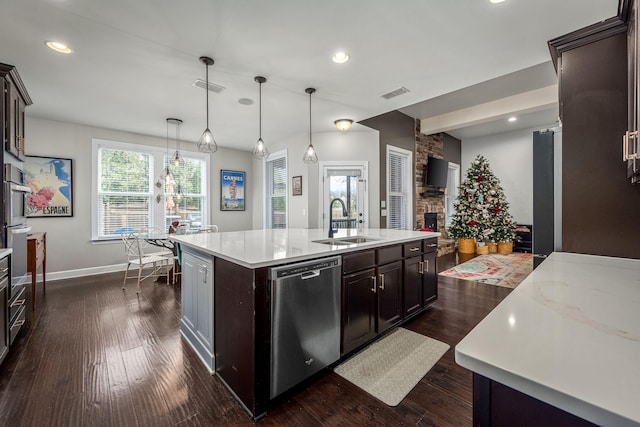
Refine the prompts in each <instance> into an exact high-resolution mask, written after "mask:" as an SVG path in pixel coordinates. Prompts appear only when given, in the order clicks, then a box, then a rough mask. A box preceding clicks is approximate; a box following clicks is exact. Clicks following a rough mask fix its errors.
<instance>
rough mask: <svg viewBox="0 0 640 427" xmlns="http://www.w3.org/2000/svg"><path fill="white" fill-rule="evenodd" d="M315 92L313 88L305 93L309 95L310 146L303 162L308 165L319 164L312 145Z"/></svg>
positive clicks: (303, 157)
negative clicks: (312, 116) (312, 108)
mask: <svg viewBox="0 0 640 427" xmlns="http://www.w3.org/2000/svg"><path fill="white" fill-rule="evenodd" d="M315 91H316V90H315V89H314V88H312V87H309V88H307V89H305V92H306V93H308V94H309V146H308V147H307V151H305V152H304V156H302V161H303V162H304V163H306V164H308V165H312V164H314V163H317V162H318V155H317V154H316V149H315V148H313V144H312V143H311V94H312V93H314V92H315Z"/></svg>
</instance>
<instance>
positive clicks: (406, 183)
mask: <svg viewBox="0 0 640 427" xmlns="http://www.w3.org/2000/svg"><path fill="white" fill-rule="evenodd" d="M386 151H387V158H386V169H387V171H386V173H387V177H386V182H387V202H386V210H387V212H386V214H387V215H386V216H387V228H389V229H390V228H391V225H392V224H391V220H392V218H391V215H390V213H391V212H392V203H391V197H390V196H391V191H390V189H391V174H390V161H391V155H395V156H398V157H402V158H404V160H405V169H406V170H404V171H401V174H402V175H401V179H402V183H403V190H405V191H402V192H397V193H398V194H399V195H401V196H402V205H401V206H402V207H403V214H404V221H405V225H404V227H405V228H400V230H412V229H413V152H412V151H409V150H405V149H404V148H400V147H396V146H393V145H387V150H386ZM394 193H395V192H394ZM394 195H396V194H394Z"/></svg>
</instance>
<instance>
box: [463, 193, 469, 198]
mask: <svg viewBox="0 0 640 427" xmlns="http://www.w3.org/2000/svg"><path fill="white" fill-rule="evenodd" d="M464 198H465V199H469V192H468V191H465V192H464Z"/></svg>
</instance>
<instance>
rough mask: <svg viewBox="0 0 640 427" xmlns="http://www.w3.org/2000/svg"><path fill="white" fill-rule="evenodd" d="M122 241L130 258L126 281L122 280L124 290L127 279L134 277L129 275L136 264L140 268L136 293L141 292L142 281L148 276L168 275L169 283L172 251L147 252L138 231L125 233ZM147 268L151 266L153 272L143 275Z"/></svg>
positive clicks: (125, 274) (172, 257)
mask: <svg viewBox="0 0 640 427" xmlns="http://www.w3.org/2000/svg"><path fill="white" fill-rule="evenodd" d="M122 242H123V244H124V248H125V253H126V255H127V258H128V260H127V268H126V270H125V273H124V281H123V282H122V290H125V286H126V284H127V279H132V278H133V277H129V269H130V268H131V266H136V267H137V269H138V276H137V280H138V285H137V287H136V293H140V282H142V281H143V280H144V279H146V278H148V277H152V276H153V277H159V276H161V275H166V277H167V283H169V274H170V272H171V267H172V265H173V260H174V256H173V253H172V252H170V251H168V252H155V253H145V251H144V248H145V243H144V240H143V239H142V238H140V237H139V236H138V233H123V234H122ZM145 268H151V272H150V273H148V274H147V275H145V276H144V277H143V276H142V271H143V270H144V269H145Z"/></svg>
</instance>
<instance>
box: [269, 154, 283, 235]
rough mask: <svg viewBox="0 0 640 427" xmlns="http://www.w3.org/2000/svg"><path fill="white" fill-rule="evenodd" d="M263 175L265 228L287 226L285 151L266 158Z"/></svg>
mask: <svg viewBox="0 0 640 427" xmlns="http://www.w3.org/2000/svg"><path fill="white" fill-rule="evenodd" d="M265 175H266V176H265V184H266V188H265V205H266V209H265V228H287V152H286V151H280V152H278V153H274V154H272V155H270V156H269V157H268V158H267V161H266V163H265Z"/></svg>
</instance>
